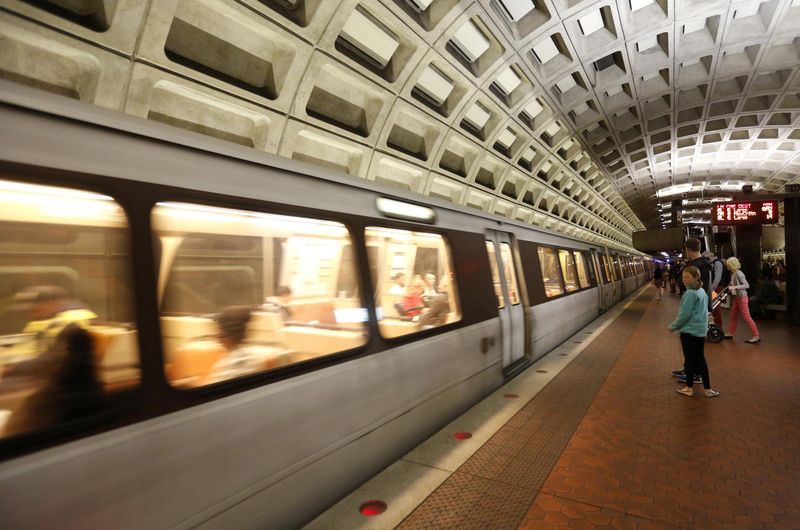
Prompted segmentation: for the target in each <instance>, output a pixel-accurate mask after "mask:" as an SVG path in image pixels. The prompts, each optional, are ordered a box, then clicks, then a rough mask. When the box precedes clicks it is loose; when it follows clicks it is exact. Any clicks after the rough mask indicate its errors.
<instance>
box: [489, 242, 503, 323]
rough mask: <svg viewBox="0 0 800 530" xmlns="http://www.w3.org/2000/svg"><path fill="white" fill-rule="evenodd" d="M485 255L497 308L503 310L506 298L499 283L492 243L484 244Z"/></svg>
mask: <svg viewBox="0 0 800 530" xmlns="http://www.w3.org/2000/svg"><path fill="white" fill-rule="evenodd" d="M486 253H487V254H488V255H489V267H490V268H491V269H492V285H493V286H494V294H495V295H496V296H497V308H498V309H503V308H504V307H505V306H506V298H505V296H503V284H502V283H501V282H500V269H498V268H497V255H496V252H495V248H494V243H493V242H492V241H487V242H486Z"/></svg>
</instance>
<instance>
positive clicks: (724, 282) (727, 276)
mask: <svg viewBox="0 0 800 530" xmlns="http://www.w3.org/2000/svg"><path fill="white" fill-rule="evenodd" d="M716 262H720V263H722V278H720V280H719V285H717V287H727V286H728V285H730V283H731V271H729V270H728V267H726V266H725V262H724V261H722V260H721V259H719V258H715V259H714V263H716Z"/></svg>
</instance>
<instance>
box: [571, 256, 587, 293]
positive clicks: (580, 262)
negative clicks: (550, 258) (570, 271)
mask: <svg viewBox="0 0 800 530" xmlns="http://www.w3.org/2000/svg"><path fill="white" fill-rule="evenodd" d="M575 268H576V269H577V270H578V282H579V283H580V286H581V289H586V288H587V287H589V285H590V284H589V276H588V274H587V273H586V261H584V259H583V254H582V253H581V252H579V251H577V250H576V251H575Z"/></svg>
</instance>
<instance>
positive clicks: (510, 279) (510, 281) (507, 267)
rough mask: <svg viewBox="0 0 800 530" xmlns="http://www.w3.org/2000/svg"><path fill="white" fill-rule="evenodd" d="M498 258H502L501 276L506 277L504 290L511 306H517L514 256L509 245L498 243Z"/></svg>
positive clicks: (517, 291)
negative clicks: (506, 291)
mask: <svg viewBox="0 0 800 530" xmlns="http://www.w3.org/2000/svg"><path fill="white" fill-rule="evenodd" d="M500 257H502V258H503V274H504V275H505V277H506V289H507V290H508V298H509V302H511V305H517V304H519V289H517V273H516V271H515V270H514V255H513V254H512V252H511V245H509V244H508V243H500Z"/></svg>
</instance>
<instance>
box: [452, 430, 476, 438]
mask: <svg viewBox="0 0 800 530" xmlns="http://www.w3.org/2000/svg"><path fill="white" fill-rule="evenodd" d="M453 438H455V439H456V440H469V439H470V438H472V433H471V432H465V431H459V432H457V433H455V434H454V435H453Z"/></svg>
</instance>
